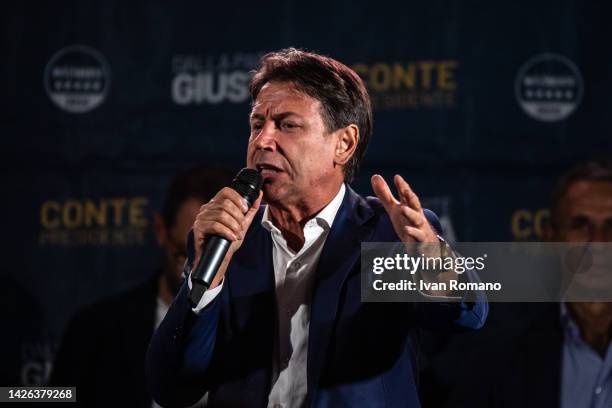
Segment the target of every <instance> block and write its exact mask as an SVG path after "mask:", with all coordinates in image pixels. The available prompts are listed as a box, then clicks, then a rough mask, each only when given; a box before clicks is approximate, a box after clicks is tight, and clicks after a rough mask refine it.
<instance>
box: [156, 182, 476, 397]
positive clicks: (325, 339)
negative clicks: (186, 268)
mask: <svg viewBox="0 0 612 408" xmlns="http://www.w3.org/2000/svg"><path fill="white" fill-rule="evenodd" d="M262 214H263V211H262V210H260V211H259V214H258V215H257V216H256V217H255V219H254V221H253V224H252V225H251V227H250V229H249V231H248V233H247V235H246V237H245V241H244V243H243V244H242V246H241V248H240V249H239V250H238V251H237V252H236V253H235V254H234V257H233V258H232V261H231V263H230V265H229V268H228V270H227V272H226V275H225V278H224V279H225V280H224V285H223V289H222V291H221V293H220V294H219V295H218V296H217V297H216V298H215V300H213V301H212V302H211V303H210V304H209V305H207V306H206V308H204V309H203V310H202V311H201V312H200V314H199V315H197V316H196V315H195V314H194V313H193V312H192V311H191V307H190V305H189V301H188V296H187V295H188V288H187V284H186V282H185V283H184V284H183V286H182V288H181V289H180V291H179V293H178V295H177V297H176V299H175V300H174V303H173V304H172V306H171V307H170V310H169V311H168V314H167V315H166V318H165V319H164V321H163V322H162V323H161V325H160V326H159V328H158V329H157V331H156V332H155V334H154V336H153V338H152V340H151V343H150V345H149V350H148V353H147V367H146V370H147V378H148V379H147V381H148V385H149V387H150V390H151V393H152V395H153V397H154V398H155V400H156V401H158V402H159V403H160V404H161V405H163V406H186V405H189V404H191V403H194V402H196V401H197V400H198V399H199V398H200V397H201V396H202V395H203V394H204V393H205V392H206V391H209V392H210V394H209V403H210V404H211V406H223V407H243V406H244V407H265V406H266V404H267V400H268V395H269V392H270V389H271V386H272V384H271V378H272V360H273V352H274V351H273V345H274V336H275V319H276V311H275V283H274V271H273V264H272V239H271V236H270V233H269V232H268V231H267V230H265V229H264V228H263V227H262V226H261V224H260V222H261V217H262ZM426 215H427V217H428V219H429V221H430V223H431V224H432V225H433V226H434V227H435V228H436V229H438V231H439V230H440V225H439V222H438V220H437V217H436V216H435V214H433V213H432V212H431V211H427V210H426ZM368 241H369V242H397V241H399V239H398V237H397V235H396V234H395V232H394V230H393V226H392V224H391V222H390V219H389V217H388V216H387V213H386V212H385V210H384V208H383V207H382V204H381V203H380V201H379V200H378V199H376V198H367V199H365V198H363V197H361V196H359V195H358V194H356V193H355V192H354V191H352V190H351V189H350V188H347V190H346V194H345V197H344V200H343V202H342V205H341V207H340V209H339V210H338V214H337V215H336V218H335V220H334V223H333V225H332V228H331V231H330V233H329V235H328V237H327V240H326V242H325V246H324V248H323V251H322V253H321V257H320V259H319V264H318V267H317V271H316V277H315V283H314V289H313V294H312V302H311V310H310V329H309V330H310V332H309V340H308V341H309V343H308V362H307V379H308V399H309V403H310V405H311V406H316V407H343V406H346V407H355V406H359V407H383V406H388V407H418V406H419V400H418V396H417V390H416V385H415V378H414V370H413V365H414V361H413V358H414V353H413V346H412V345H411V342H410V340H409V336H408V335H409V333H410V331H411V330H412V329H414V328H415V327H419V326H421V327H422V326H427V327H440V326H442V327H444V326H449V325H453V324H456V325H458V326H459V327H464V328H479V327H481V326H482V325H483V324H484V321H485V318H486V315H487V304H486V301H485V300H484V296H481V295H480V294H479V295H478V296H477V297H476V301H475V302H472V303H469V304H468V303H465V302H464V303H461V302H452V303H439V302H435V303H362V302H361V284H360V250H361V245H360V244H361V242H368ZM191 246H192V245H191ZM188 252H189V255H190V259H193V247H191V248H189V251H188ZM188 262H189V261H188Z"/></svg>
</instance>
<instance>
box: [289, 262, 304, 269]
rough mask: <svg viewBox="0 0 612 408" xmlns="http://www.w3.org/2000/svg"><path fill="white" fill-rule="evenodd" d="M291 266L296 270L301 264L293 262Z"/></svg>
mask: <svg viewBox="0 0 612 408" xmlns="http://www.w3.org/2000/svg"><path fill="white" fill-rule="evenodd" d="M291 266H292V267H293V269H298V268H299V267H300V266H302V264H300V263H299V262H294V263H293V265H291Z"/></svg>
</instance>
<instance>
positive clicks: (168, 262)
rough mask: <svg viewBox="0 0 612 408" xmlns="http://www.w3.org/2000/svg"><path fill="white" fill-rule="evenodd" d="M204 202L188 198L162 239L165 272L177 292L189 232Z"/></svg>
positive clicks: (169, 285) (166, 277) (172, 287)
mask: <svg viewBox="0 0 612 408" xmlns="http://www.w3.org/2000/svg"><path fill="white" fill-rule="evenodd" d="M202 204H203V203H202V202H201V201H200V200H196V199H195V198H190V199H187V201H185V202H184V203H183V204H181V206H180V207H179V209H178V212H177V214H176V220H175V222H174V225H172V226H170V227H168V228H166V231H165V239H162V240H160V245H161V247H162V250H163V255H164V265H163V274H164V277H165V279H166V282H167V283H168V287H169V289H170V290H171V292H172V293H174V294H176V293H177V292H178V289H179V287H180V283H181V273H182V272H183V266H184V264H185V258H186V256H187V254H186V252H185V248H187V234H188V233H189V230H190V229H191V227H192V225H193V222H194V221H195V218H196V216H197V215H198V212H199V210H200V206H201V205H202Z"/></svg>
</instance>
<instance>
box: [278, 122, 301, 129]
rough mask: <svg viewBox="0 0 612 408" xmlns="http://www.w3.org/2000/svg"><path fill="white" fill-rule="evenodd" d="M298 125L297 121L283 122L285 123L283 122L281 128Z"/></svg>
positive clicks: (290, 127)
mask: <svg viewBox="0 0 612 408" xmlns="http://www.w3.org/2000/svg"><path fill="white" fill-rule="evenodd" d="M297 127H298V125H296V124H295V123H291V122H283V123H281V128H282V129H295V128H297Z"/></svg>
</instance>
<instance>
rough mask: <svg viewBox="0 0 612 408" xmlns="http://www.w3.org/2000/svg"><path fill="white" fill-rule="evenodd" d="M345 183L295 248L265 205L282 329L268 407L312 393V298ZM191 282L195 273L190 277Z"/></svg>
mask: <svg viewBox="0 0 612 408" xmlns="http://www.w3.org/2000/svg"><path fill="white" fill-rule="evenodd" d="M345 192H346V187H345V186H344V184H342V186H341V187H340V190H339V191H338V193H337V194H336V196H335V197H334V198H333V199H332V200H331V201H330V202H329V204H328V205H327V206H326V207H325V208H323V209H322V210H321V211H320V212H319V213H318V214H317V215H316V216H315V217H314V218H312V219H311V220H309V221H308V222H307V223H306V225H305V226H304V245H303V246H302V248H301V249H300V250H299V251H298V252H297V253H296V252H294V251H293V250H292V249H291V248H290V247H289V246H288V245H287V241H286V240H285V238H284V237H283V235H282V233H281V231H280V230H279V229H278V228H276V226H275V225H274V224H273V223H272V221H271V219H270V214H269V207H266V209H265V210H264V213H263V217H262V220H261V225H262V226H263V227H264V228H265V229H266V230H268V231H270V234H271V235H272V242H273V247H272V259H273V265H274V278H275V282H276V306H277V308H276V311H277V314H278V330H277V335H278V336H277V338H276V344H275V347H274V350H275V355H274V356H273V367H274V369H273V378H272V389H271V391H270V395H269V398H268V406H269V407H300V406H303V405H305V404H304V403H305V402H306V397H307V393H308V389H307V377H306V365H307V364H306V363H307V357H308V332H309V327H310V303H311V298H312V286H313V283H314V277H315V272H316V269H317V264H318V262H319V257H320V255H321V251H322V250H323V245H324V244H325V240H326V239H327V236H328V234H329V231H330V229H331V227H332V224H333V222H334V218H335V217H336V214H337V213H338V209H339V208H340V205H341V204H342V200H343V198H344V194H345ZM188 285H189V288H191V286H192V285H191V279H189V282H188ZM222 286H223V282H222V283H221V284H220V285H219V286H217V287H216V288H214V289H211V290H209V291H206V292H204V296H202V299H201V300H200V302H199V303H198V305H197V306H196V307H195V308H193V311H194V312H195V313H199V312H200V310H202V309H203V308H204V307H206V305H208V303H210V302H211V301H212V300H213V299H214V298H215V297H216V296H217V295H218V294H219V292H221V288H222Z"/></svg>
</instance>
